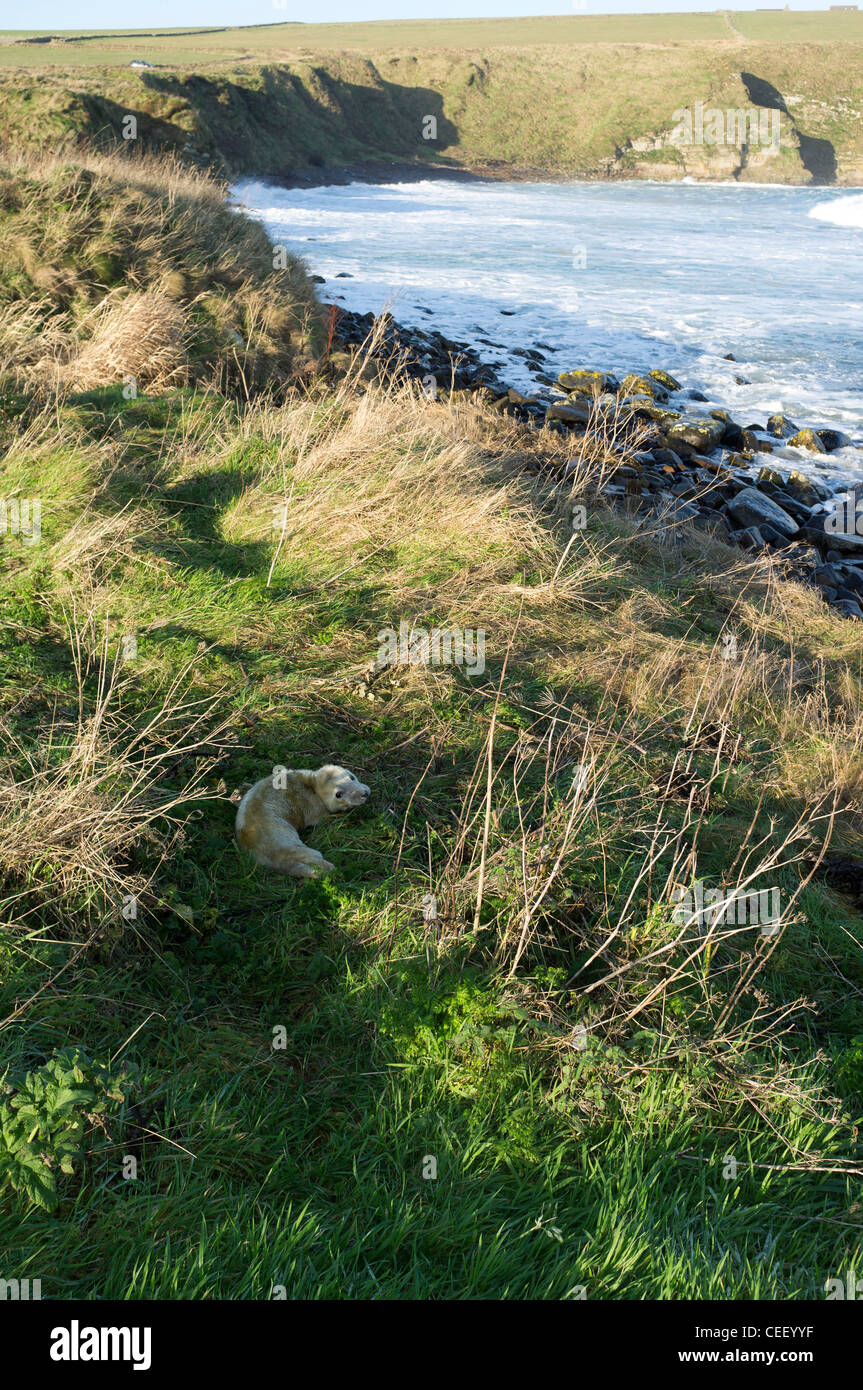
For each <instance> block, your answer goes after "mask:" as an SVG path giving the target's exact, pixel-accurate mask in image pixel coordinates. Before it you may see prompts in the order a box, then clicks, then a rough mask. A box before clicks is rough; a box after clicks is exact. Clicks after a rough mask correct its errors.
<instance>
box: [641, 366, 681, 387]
mask: <svg viewBox="0 0 863 1390" xmlns="http://www.w3.org/2000/svg"><path fill="white" fill-rule="evenodd" d="M647 375H648V376H649V377H652V378H653V380H654V381H658V382H659V384H660V386H664V387H665V389H666V391H679V390H680V389H681V387H680V382H679V381H677V380H676V379H675V378H674V377H673V376H671V375H670V373H669V372H663V371H662V369H661V368H659V367H654V369H653V371H652V372H648V373H647Z"/></svg>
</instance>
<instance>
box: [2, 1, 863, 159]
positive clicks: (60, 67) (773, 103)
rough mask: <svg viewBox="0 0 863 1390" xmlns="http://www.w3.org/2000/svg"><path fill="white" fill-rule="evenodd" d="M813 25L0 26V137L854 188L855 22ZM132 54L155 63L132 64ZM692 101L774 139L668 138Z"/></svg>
mask: <svg viewBox="0 0 863 1390" xmlns="http://www.w3.org/2000/svg"><path fill="white" fill-rule="evenodd" d="M750 19H751V20H752V21H753V25H752V26H750V25H749V22H748V21H749V20H750ZM811 19H812V17H811V16H806V15H791V14H789V15H787V16H786V15H783V14H779V15H775V16H769V15H767V16H759V15H756V16H748V17H747V16H739V15H738V16H728V17H724V16H722V15H689V16H670V15H665V16H663V15H658V16H642V17H638V16H622V17H619V18H617V19H614V18H609V17H597V18H595V19H591V18H588V17H581V16H575V17H572V18H563V19H555V20H545V21H543V20H536V21H534V20H518V21H511V22H508V23H507V22H504V21H476V22H473V21H464V22H462V21H452V22H451V23H448V24H447V23H444V24H441V25H424V24H423V23H419V22H418V23H417V24H410V23H406V24H404V25H381V26H378V25H357V26H352V25H345V26H340V25H333V26H327V25H319V26H304V25H274V26H262V27H261V28H260V29H258V28H250V29H248V30H216V31H207V32H204V33H201V34H191V33H187V34H183V33H179V34H163V35H157V36H150V37H147V36H146V35H145V34H140V35H139V34H135V35H133V36H129V35H123V34H118V35H115V36H99V35H95V36H93V35H91V36H86V37H81V38H78V39H76V38H74V37H73V36H69V37H67V38H64V39H62V41H61V40H60V39H57V40H51V41H50V42H45V43H42V42H35V40H34V41H33V42H23V41H22V40H20V39H18V40H15V41H13V39H12V38H11V37H10V36H8V35H7V39H8V40H9V41H8V42H6V43H0V130H3V131H4V132H5V135H6V138H7V139H10V140H13V141H15V142H19V143H20V142H21V141H24V142H26V143H28V144H33V143H37V144H38V143H41V144H44V145H46V146H47V147H49V148H54V147H55V146H56V142H57V140H58V139H59V138H63V137H71V138H75V139H77V138H84V139H86V140H88V141H93V140H94V139H95V140H100V141H103V142H106V143H107V144H109V145H116V144H118V143H119V142H121V140H122V138H123V130H124V120H125V118H127V117H128V116H130V115H131V116H134V117H135V119H136V121H137V129H136V135H135V138H136V139H137V140H138V141H140V143H141V144H142V145H143V146H144V147H145V148H162V149H172V150H175V151H177V152H180V153H181V154H182V156H183V158H184V159H186V160H194V161H197V162H205V163H210V164H212V165H214V166H216V167H219V168H221V169H224V170H225V171H227V172H228V173H234V174H238V173H242V174H261V175H265V176H267V177H270V178H273V179H286V180H295V179H301V180H308V181H323V180H325V179H326V178H328V177H331V176H333V174H334V173H335V174H336V175H338V173H339V172H341V171H343V170H344V167H345V166H348V167H349V168H356V167H362V166H363V165H367V164H368V163H369V162H379V163H384V164H386V163H392V162H393V161H397V162H399V163H416V164H418V165H435V164H437V165H438V166H440V167H442V168H449V169H453V168H459V169H461V168H464V169H471V170H475V171H479V172H482V173H485V174H487V175H491V176H518V175H519V174H523V173H525V172H530V171H537V170H541V171H543V172H545V173H547V174H550V175H552V176H561V177H574V176H579V177H586V178H603V177H612V178H615V177H617V178H619V177H626V178H659V179H666V178H680V177H683V176H685V175H688V176H692V177H695V178H730V177H735V178H742V179H755V180H757V181H761V182H785V183H810V182H816V183H833V182H838V183H840V184H841V183H845V184H859V183H861V182H863V32H861V23H863V15H860V14H840V13H837V14H832V15H831V14H828V15H819V16H817V25H816V24H815V23H814V21H813V22H812V23H810V22H809V21H810V20H811ZM790 21H794V23H790ZM798 21H799V22H798ZM802 21H807V22H806V23H803V22H802ZM740 26H742V28H741V27H740ZM753 26H754V27H753ZM432 39H434V40H435V41H434V42H432V41H431V40H432ZM135 60H143V61H144V62H147V63H151V64H153V66H152V67H151V68H136V69H130V68H129V63H130V62H131V61H135ZM33 64H38V67H39V81H38V83H34V82H33V75H34V74H33ZM697 102H702V103H703V104H704V106H705V107H707V108H711V107H713V108H717V109H720V110H723V111H728V110H732V111H739V110H744V111H750V110H752V109H753V108H770V109H774V110H777V111H779V112H780V113H781V117H782V120H781V125H782V138H781V144H780V146H779V148H776V149H774V148H773V146H772V145H767V146H765V147H758V146H756V145H754V144H751V143H750V144H749V145H744V146H738V145H730V146H727V147H726V146H725V145H718V146H716V145H709V144H693V145H690V146H679V145H677V144H675V143H674V142H673V141H672V140H671V136H672V132H673V131H674V129H675V127H676V126H677V125H678V123H679V118H675V114H674V113H675V111H677V110H680V109H690V110H691V109H694V107H695V104H696V103H697ZM430 117H432V118H434V121H435V122H436V127H434V126H430V125H429V120H428V118H430Z"/></svg>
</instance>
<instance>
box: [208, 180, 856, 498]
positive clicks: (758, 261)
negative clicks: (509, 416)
mask: <svg viewBox="0 0 863 1390" xmlns="http://www.w3.org/2000/svg"><path fill="white" fill-rule="evenodd" d="M741 191H743V192H744V193H745V196H741ZM234 194H235V197H236V198H237V199H238V200H239V201H241V202H242V203H243V204H244V205H245V206H246V207H247V208H248V209H249V210H250V211H251V212H253V214H254V215H255V216H257V217H259V218H260V220H261V221H262V222H263V223H264V225H265V226H266V227H267V229H268V231H269V232H270V235H271V236H272V238H273V240H274V241H275V242H276V243H280V244H282V245H285V246H286V247H287V248H288V250H290V251H293V252H295V253H296V254H297V255H300V256H302V257H303V259H304V260H305V262H306V264H307V265H308V267H309V270H310V271H312V272H314V273H316V274H319V275H322V276H324V277H325V278H326V282H327V283H326V285H323V286H321V293H322V296H323V297H324V298H325V299H329V300H332V301H334V302H335V303H337V304H341V305H343V306H344V307H345V308H347V309H352V310H355V311H359V312H363V313H364V312H367V311H368V310H373V311H374V312H376V313H379V312H380V311H381V310H383V309H385V308H386V309H389V310H390V312H391V313H393V314H394V316H395V317H396V318H398V319H400V320H401V321H402V322H403V323H405V324H408V325H412V326H414V327H418V328H425V329H426V330H428V329H429V328H430V327H433V328H436V329H439V330H440V331H441V332H442V333H444V334H445V335H446V336H447V337H449V338H453V339H456V340H458V341H462V342H470V343H472V344H473V345H474V346H476V347H477V348H478V349H479V352H480V354H481V356H482V359H483V360H484V361H486V362H488V361H491V362H497V363H498V364H499V371H500V375H501V377H502V378H503V379H504V380H506V381H507V382H508V383H510V384H513V385H516V386H519V387H521V388H522V389H525V388H530V387H534V386H535V385H536V382H535V379H534V372H533V369H532V368H530V367H529V366H528V365H527V364H526V363H525V361H524V359H523V358H520V357H518V356H514V355H513V350H514V349H515V348H525V347H530V346H532V345H535V344H537V343H545V344H548V345H550V349H551V350H550V351H547V352H546V360H545V362H544V364H543V373H544V374H545V375H547V376H550V377H554V376H556V375H557V374H558V372H560V371H563V370H568V369H572V368H573V367H579V366H590V367H598V368H605V369H607V370H610V371H615V372H620V371H630V370H632V371H646V370H648V369H649V368H651V367H664V368H665V369H666V370H667V371H671V372H672V373H674V375H676V376H678V377H679V378H680V379H681V380H682V381H683V382H684V383H685V386H686V387H687V388H694V389H697V390H699V391H701V392H702V393H703V394H704V395H705V396H707V397H708V403H707V404H706V405H705V404H700V405H697V406H696V407H695V408H696V409H702V410H703V409H707V408H709V406H711V405H723V406H726V407H727V408H728V409H729V410H731V411H732V412H733V413H734V415H735V418H736V419H739V420H740V421H741V423H742V424H750V423H755V422H757V421H761V422H762V423H763V422H765V421H766V418H767V415H768V414H770V413H772V412H774V411H776V410H783V411H785V413H786V414H788V415H790V416H791V418H792V419H793V420H795V421H796V423H797V424H799V425H800V426H806V425H809V426H814V427H816V428H817V426H818V425H821V426H832V427H834V428H837V429H841V430H844V431H845V432H846V433H847V434H849V435H851V437H852V438H853V439H855V440H863V333H861V331H860V330H861V318H863V314H861V308H860V305H861V303H863V266H861V258H860V255H859V246H860V243H859V233H858V231H857V228H858V227H859V226H860V225H863V195H837V196H833V195H830V194H828V195H827V196H825V190H823V189H809V188H795V187H786V186H781V187H780V186H770V185H767V186H758V187H755V186H753V185H751V184H750V185H745V186H744V187H743V190H741V186H738V185H733V184H732V185H729V184H720V183H714V184H710V185H706V184H700V183H699V184H681V183H675V184H662V183H615V184H601V183H571V184H558V183H556V184H523V183H521V184H510V183H489V184H480V183H462V182H455V181H452V182H451V181H449V180H426V181H423V182H418V183H408V184H383V185H366V184H360V183H354V184H348V185H339V186H329V187H323V188H303V189H290V190H287V189H278V188H273V187H271V186H268V185H266V184H264V183H261V182H258V181H247V182H244V183H242V184H238V185H237V186H236V188H235V190H234ZM828 221H829V222H831V223H832V225H830V226H826V225H825V222H828ZM340 271H347V272H349V273H350V276H351V278H350V279H344V280H340V279H338V278H337V276H338V274H339V272H340ZM422 308H425V309H431V310H432V315H431V316H429V315H428V314H424V313H423V312H422ZM501 310H509V311H514V313H512V314H502V313H501ZM480 338H485V339H489V340H490V341H491V342H492V343H493V344H496V345H499V346H496V347H494V348H491V347H489V346H488V345H487V344H486V343H482V342H480V341H478V340H479V339H480ZM728 353H731V354H733V356H734V358H735V359H736V360H735V361H733V362H729V361H727V360H726V355H727V354H728ZM795 452H796V451H795ZM797 462H798V460H795V464H796V463H797ZM799 462H801V463H803V464H804V465H808V466H811V467H813V468H815V469H816V470H823V471H825V472H826V471H832V472H836V471H838V470H840V469H841V471H842V473H843V476H848V475H849V474H854V475H856V476H859V477H863V448H861V449H855V450H847V449H846V450H843V451H841V457H840V455H838V454H837V455H832V456H830V458H829V459H828V458H820V459H815V458H807V457H805V456H803V457H802V458H801V459H800V460H799Z"/></svg>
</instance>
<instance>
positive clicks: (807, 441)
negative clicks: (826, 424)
mask: <svg viewBox="0 0 863 1390" xmlns="http://www.w3.org/2000/svg"><path fill="white" fill-rule="evenodd" d="M788 443H789V444H790V445H791V446H792V448H794V449H808V450H809V451H810V453H813V454H826V453H827V449H826V448H825V446H824V443H823V441H822V440H821V438H820V436H819V435H817V434H816V433H815V431H814V430H798V431H797V433H796V434H794V435H792V436H791V438H790V439H789V441H788Z"/></svg>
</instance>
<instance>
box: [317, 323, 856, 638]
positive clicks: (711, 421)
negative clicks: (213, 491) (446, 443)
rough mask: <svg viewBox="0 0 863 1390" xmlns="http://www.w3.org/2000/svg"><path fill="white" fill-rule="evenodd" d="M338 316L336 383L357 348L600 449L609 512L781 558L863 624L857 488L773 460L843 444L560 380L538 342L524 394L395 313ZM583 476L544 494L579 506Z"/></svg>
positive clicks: (651, 393)
mask: <svg viewBox="0 0 863 1390" xmlns="http://www.w3.org/2000/svg"><path fill="white" fill-rule="evenodd" d="M331 312H332V315H333V325H334V351H333V353H332V355H331V363H332V366H333V367H334V368H335V369H336V370H339V369H341V370H346V369H348V368H349V366H350V365H351V363H352V362H355V360H356V354H357V352H358V351H359V350H360V349H362V351H363V353H364V354H365V355H366V356H367V357H368V358H369V359H370V361H371V363H372V364H373V370H379V371H381V372H382V373H384V374H392V373H394V372H402V373H404V374H406V375H407V376H408V377H410V378H413V379H414V380H417V381H419V382H420V383H421V384H422V387H423V389H424V390H426V391H427V392H428V393H429V394H432V395H434V396H436V397H442V398H446V399H449V400H452V401H458V400H460V399H461V400H473V401H477V402H484V403H485V404H486V405H487V406H488V407H490V408H491V409H492V410H494V411H498V412H500V414H501V415H502V416H506V417H509V418H511V419H513V420H515V421H517V422H518V423H519V424H520V425H521V426H522V427H523V428H524V429H525V430H530V431H534V430H549V431H553V432H555V433H556V434H559V435H563V436H566V437H567V438H571V439H572V441H573V444H574V445H575V444H577V442H578V441H579V440H580V439H583V437H584V436H585V434H586V433H587V432H588V431H590V432H592V433H593V434H595V435H598V436H601V437H602V438H603V441H604V449H605V452H606V456H607V458H608V464H607V466H606V467H604V468H603V470H602V479H601V482H600V484H599V489H600V492H601V495H602V496H603V498H604V499H605V500H607V501H609V502H611V504H612V505H614V506H617V507H620V508H623V509H625V510H626V511H627V512H628V513H629V514H630V515H635V516H637V517H639V518H643V519H644V520H645V521H649V522H650V523H651V525H652V526H653V527H657V526H659V527H660V528H661V527H663V526H667V527H676V526H680V525H681V524H686V525H689V526H693V527H695V528H696V529H701V530H704V531H705V532H712V533H713V534H715V535H717V536H718V537H719V538H720V539H722V540H724V541H726V542H728V543H730V544H734V545H739V546H740V547H741V548H742V549H744V550H746V551H750V552H765V553H767V554H769V555H773V556H776V557H777V558H778V559H781V560H782V561H783V562H784V564H783V568H784V571H785V573H787V574H788V575H789V576H791V577H794V578H797V579H799V580H802V581H804V582H807V583H810V584H812V585H814V586H815V587H816V588H817V589H818V590H819V592H820V593H821V596H822V598H823V599H824V601H825V602H826V603H828V604H830V605H831V607H833V608H834V609H835V610H836V611H837V612H839V613H841V614H842V615H843V616H845V617H846V618H849V619H856V620H858V621H863V484H861V483H856V484H854V483H851V482H846V483H845V484H844V485H843V484H842V483H840V482H837V480H836V479H835V478H831V479H830V481H829V483H828V482H827V481H822V480H821V479H819V478H817V477H814V476H812V475H811V474H810V473H808V472H805V471H803V470H802V469H800V468H791V469H788V470H786V471H782V470H781V469H780V468H778V467H776V466H771V463H770V461H769V460H770V455H771V454H772V453H773V452H774V450H775V449H778V448H780V447H781V446H782V445H783V444H788V445H791V446H792V447H795V448H798V449H805V450H808V451H811V452H812V453H813V455H816V454H817V455H824V454H830V453H833V452H835V451H836V450H839V449H841V448H843V447H845V446H847V445H849V444H851V443H852V441H851V440H850V439H849V437H848V435H847V434H845V433H844V432H843V431H841V430H837V429H834V428H832V427H830V426H829V425H824V426H823V427H821V428H818V429H817V430H815V429H811V428H804V429H799V428H798V427H797V425H796V424H795V423H794V421H793V420H790V419H789V418H788V417H787V416H786V415H784V414H782V413H778V412H777V413H775V414H773V415H770V416H769V417H768V419H767V420H766V421H765V422H764V423H761V422H760V421H747V422H746V423H741V422H739V421H737V420H734V419H733V418H732V416H731V414H730V412H729V411H727V410H725V409H722V408H717V407H710V406H709V404H708V403H707V401H706V398H705V397H704V395H703V393H702V392H700V391H698V390H695V389H692V388H689V389H687V388H686V387H685V385H684V384H683V383H682V382H681V381H680V380H678V379H677V378H676V377H674V376H672V375H671V374H670V373H669V372H666V371H665V370H663V369H662V368H661V367H655V368H652V369H651V370H649V371H647V372H646V373H644V374H636V373H628V374H625V375H623V376H622V377H620V376H616V375H614V374H613V373H611V372H608V371H604V370H601V369H597V368H595V367H593V366H592V365H591V366H585V365H580V366H573V369H572V370H570V371H565V372H561V373H559V374H558V375H557V377H552V376H549V375H547V374H546V372H545V371H544V370H543V365H544V362H545V358H546V355H547V354H548V353H551V352H552V351H553V349H552V348H551V347H550V346H549V345H548V344H543V343H538V344H536V345H534V346H533V347H525V348H521V349H516V350H515V351H516V352H517V353H518V355H519V356H521V357H522V358H523V359H524V361H525V363H526V365H528V366H529V367H530V368H531V370H532V371H533V374H534V376H535V380H536V382H537V389H536V391H535V392H532V393H530V394H526V393H525V392H522V391H520V390H518V389H516V388H515V387H512V386H509V385H508V384H507V383H506V382H505V381H503V380H502V379H501V378H500V376H499V375H498V370H499V365H500V364H497V363H484V362H483V361H482V360H481V359H480V356H479V353H478V351H477V349H476V348H474V347H471V346H469V345H467V344H463V343H458V342H455V341H453V340H452V339H450V338H447V337H445V336H444V334H442V333H441V332H439V331H437V330H436V329H434V328H433V327H428V328H427V329H421V328H406V327H404V326H402V325H400V324H399V323H397V322H396V321H395V320H394V319H393V318H392V316H391V315H389V314H384V315H382V316H380V317H379V318H376V317H375V315H374V314H372V313H366V314H360V313H354V312H351V311H350V310H339V309H337V308H336V307H335V306H333V308H332V310H331ZM729 358H730V354H729ZM526 467H529V468H531V469H536V468H537V465H536V464H535V463H534V462H533V461H531V462H529V463H527V464H526ZM585 471H586V470H585V469H584V466H583V465H581V464H580V462H579V460H578V459H573V460H570V461H569V462H568V463H566V464H565V465H564V466H563V468H560V467H557V468H555V469H554V470H553V473H552V475H551V476H549V478H548V481H549V485H550V486H551V487H555V488H559V487H565V488H566V490H567V492H568V493H569V495H570V497H571V501H572V503H573V504H574V505H575V504H577V503H578V502H579V481H580V476H581V474H582V473H584V472H585ZM858 506H859V507H860V513H859V529H858Z"/></svg>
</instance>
